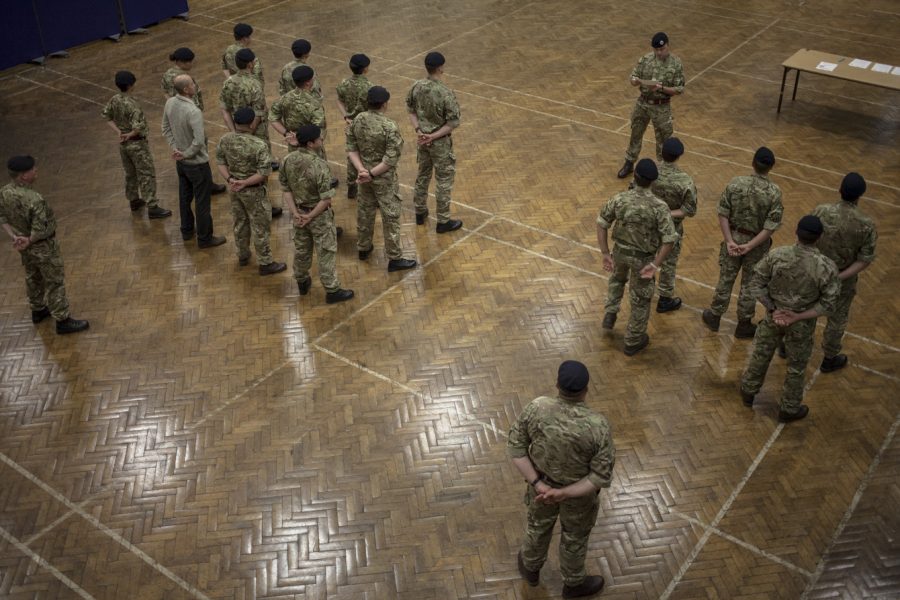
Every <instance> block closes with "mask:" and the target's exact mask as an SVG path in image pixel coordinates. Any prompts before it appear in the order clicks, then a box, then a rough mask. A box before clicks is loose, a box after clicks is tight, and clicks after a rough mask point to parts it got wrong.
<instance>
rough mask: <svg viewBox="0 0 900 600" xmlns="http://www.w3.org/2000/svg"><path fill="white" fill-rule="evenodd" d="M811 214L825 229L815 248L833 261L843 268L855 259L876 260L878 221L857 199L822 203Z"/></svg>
mask: <svg viewBox="0 0 900 600" xmlns="http://www.w3.org/2000/svg"><path fill="white" fill-rule="evenodd" d="M812 214H814V215H816V216H817V217H819V219H821V221H822V225H823V226H824V227H825V231H824V232H823V233H822V237H820V238H819V241H818V243H817V244H816V248H817V249H818V250H819V252H821V253H822V254H824V255H825V256H827V257H828V258H830V259H831V260H833V261H834V263H835V264H836V265H837V268H838V271H843V270H844V269H846V268H847V267H849V266H850V265H852V264H853V263H855V262H856V261H858V260H859V261H862V262H867V263H870V262H872V261H873V260H875V244H876V243H877V242H878V232H877V231H876V230H875V223H874V222H873V221H872V219H870V218H869V217H868V216H866V214H865V213H863V211H861V210H860V209H859V206H857V205H856V203H855V202H847V201H844V200H841V201H839V202H837V203H835V204H821V205H819V206H817V207H816V208H815V210H813V212H812Z"/></svg>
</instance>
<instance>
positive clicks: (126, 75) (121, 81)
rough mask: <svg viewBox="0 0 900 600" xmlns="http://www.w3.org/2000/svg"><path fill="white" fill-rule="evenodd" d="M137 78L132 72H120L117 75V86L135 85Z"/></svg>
mask: <svg viewBox="0 0 900 600" xmlns="http://www.w3.org/2000/svg"><path fill="white" fill-rule="evenodd" d="M135 81H137V77H135V76H134V73H132V72H131V71H118V72H117V73H116V85H134V82H135Z"/></svg>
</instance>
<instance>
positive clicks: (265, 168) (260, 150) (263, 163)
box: [255, 138, 272, 185]
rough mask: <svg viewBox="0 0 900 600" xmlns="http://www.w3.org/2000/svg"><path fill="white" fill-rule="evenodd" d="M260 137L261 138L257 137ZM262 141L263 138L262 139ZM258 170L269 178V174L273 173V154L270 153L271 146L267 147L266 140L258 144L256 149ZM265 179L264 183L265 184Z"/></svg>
mask: <svg viewBox="0 0 900 600" xmlns="http://www.w3.org/2000/svg"><path fill="white" fill-rule="evenodd" d="M256 139H259V138H256ZM260 142H262V140H260ZM255 162H256V172H257V173H259V174H260V175H262V176H263V177H266V178H268V177H269V175H271V174H272V155H271V154H270V153H269V148H268V147H266V144H265V142H262V143H260V144H257V150H256V160H255ZM265 183H266V182H265V181H263V184H264V185H265Z"/></svg>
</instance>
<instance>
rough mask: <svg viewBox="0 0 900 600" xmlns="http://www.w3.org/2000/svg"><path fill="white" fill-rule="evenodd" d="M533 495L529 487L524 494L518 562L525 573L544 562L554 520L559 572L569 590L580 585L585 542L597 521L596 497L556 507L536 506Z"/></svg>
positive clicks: (586, 543)
mask: <svg viewBox="0 0 900 600" xmlns="http://www.w3.org/2000/svg"><path fill="white" fill-rule="evenodd" d="M534 496H535V492H534V489H533V488H532V487H531V486H530V485H529V486H528V490H527V491H526V492H525V505H526V506H527V507H528V519H527V521H526V523H525V540H524V541H523V542H522V562H524V563H525V567H526V568H527V569H528V570H529V571H538V570H540V568H541V567H542V566H543V564H544V561H545V560H546V559H547V550H548V549H549V548H550V539H551V538H552V537H553V526H554V525H555V524H556V519H557V517H558V518H559V525H560V533H561V535H560V540H559V571H560V573H561V574H562V578H563V583H565V584H566V585H569V586H574V585H579V584H581V583H582V582H583V581H584V578H585V569H584V559H585V557H586V556H587V546H588V538H589V537H590V535H591V529H593V527H594V523H595V522H596V520H597V512H598V511H599V509H600V500H599V498H598V496H597V494H588V495H587V496H581V497H580V498H570V499H568V500H563V501H562V502H560V503H559V504H539V503H537V502H535V501H534Z"/></svg>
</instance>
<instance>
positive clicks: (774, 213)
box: [763, 185, 784, 231]
mask: <svg viewBox="0 0 900 600" xmlns="http://www.w3.org/2000/svg"><path fill="white" fill-rule="evenodd" d="M773 187H774V188H775V197H774V198H773V199H772V205H771V206H770V207H769V212H768V214H766V222H765V223H763V229H768V230H769V231H775V230H776V229H778V228H779V227H781V219H782V217H783V216H784V205H783V204H782V203H781V189H780V188H779V187H778V186H777V185H776V186H773Z"/></svg>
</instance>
